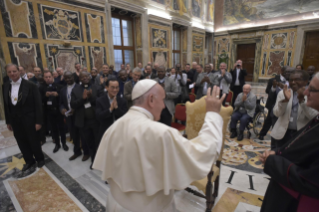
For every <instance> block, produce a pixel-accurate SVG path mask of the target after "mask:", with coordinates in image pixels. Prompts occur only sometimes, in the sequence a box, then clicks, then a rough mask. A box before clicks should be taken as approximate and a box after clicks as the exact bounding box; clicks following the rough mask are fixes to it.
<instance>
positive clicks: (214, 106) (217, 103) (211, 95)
mask: <svg viewBox="0 0 319 212" xmlns="http://www.w3.org/2000/svg"><path fill="white" fill-rule="evenodd" d="M219 94H220V88H219V87H217V86H216V85H215V86H214V87H213V91H212V92H211V88H208V89H207V97H206V99H205V100H206V112H210V111H211V112H216V113H219V112H220V108H221V105H222V103H223V101H224V99H225V97H226V94H223V96H222V98H219Z"/></svg>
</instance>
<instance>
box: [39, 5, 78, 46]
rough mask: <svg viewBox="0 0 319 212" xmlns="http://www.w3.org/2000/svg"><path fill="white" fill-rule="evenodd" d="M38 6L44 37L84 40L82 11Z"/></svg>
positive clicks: (49, 38) (48, 38)
mask: <svg viewBox="0 0 319 212" xmlns="http://www.w3.org/2000/svg"><path fill="white" fill-rule="evenodd" d="M38 7H39V14H40V19H41V27H42V32H43V39H47V40H72V41H83V38H82V30H81V21H80V18H81V13H80V12H77V11H72V10H66V9H61V8H55V7H50V6H46V5H38Z"/></svg>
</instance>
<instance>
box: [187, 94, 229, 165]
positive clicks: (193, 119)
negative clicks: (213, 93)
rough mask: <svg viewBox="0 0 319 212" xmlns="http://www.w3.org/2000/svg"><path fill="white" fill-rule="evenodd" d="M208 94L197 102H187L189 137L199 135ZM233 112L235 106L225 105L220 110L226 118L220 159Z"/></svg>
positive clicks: (220, 158) (224, 118)
mask: <svg viewBox="0 0 319 212" xmlns="http://www.w3.org/2000/svg"><path fill="white" fill-rule="evenodd" d="M205 98H206V96H203V97H202V98H200V99H198V100H196V101H195V102H193V103H191V102H187V103H186V128H185V132H186V135H187V138H188V139H193V138H195V137H196V136H198V133H199V131H200V129H201V128H202V126H203V124H204V119H205V115H206V101H205ZM232 113H233V107H231V106H229V107H223V106H222V108H221V110H220V113H219V114H220V115H221V117H222V118H223V120H224V124H223V138H222V140H223V145H222V149H221V154H220V156H219V158H218V160H219V161H221V160H222V153H223V150H224V142H225V134H226V131H227V125H228V122H229V120H230V117H231V114H232Z"/></svg>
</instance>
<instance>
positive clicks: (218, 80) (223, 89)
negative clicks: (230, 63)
mask: <svg viewBox="0 0 319 212" xmlns="http://www.w3.org/2000/svg"><path fill="white" fill-rule="evenodd" d="M231 82H232V76H231V73H229V72H227V64H226V63H221V64H220V65H219V70H218V71H217V72H216V73H214V77H213V84H214V85H217V86H219V88H220V96H221V95H222V94H226V98H225V100H226V99H227V95H228V93H229V86H230V83H231ZM225 100H224V102H223V105H224V106H225Z"/></svg>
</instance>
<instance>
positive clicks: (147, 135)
mask: <svg viewBox="0 0 319 212" xmlns="http://www.w3.org/2000/svg"><path fill="white" fill-rule="evenodd" d="M222 126H223V120H222V117H221V116H220V115H219V114H218V113H215V112H208V113H207V114H206V117H205V122H204V125H203V127H202V129H201V131H200V132H199V135H198V137H196V138H194V139H192V140H188V139H186V138H184V137H183V136H182V135H181V134H180V132H179V131H177V130H176V129H174V128H171V127H168V126H166V125H164V124H162V123H159V122H156V121H154V120H153V116H152V114H151V113H150V112H149V111H147V110H145V109H144V108H141V107H137V106H133V107H131V108H130V110H129V111H128V112H127V113H126V114H125V115H124V116H123V117H122V118H120V119H119V120H117V121H116V122H115V123H114V124H113V125H112V126H111V127H110V128H109V129H108V130H107V131H106V132H105V134H104V136H103V138H102V140H101V144H100V146H99V149H98V151H97V154H96V157H95V161H94V164H93V168H94V169H98V170H101V171H102V172H103V173H102V180H103V181H105V180H107V181H108V183H109V185H110V195H108V200H107V211H108V212H129V211H132V212H144V211H145V212H146V211H147V212H159V211H165V212H166V211H175V210H176V209H175V204H174V190H182V189H185V188H186V187H187V186H188V185H190V183H192V182H193V181H195V180H200V179H203V178H204V177H205V176H207V174H208V172H209V171H210V169H211V167H212V164H213V162H215V161H216V159H217V158H218V156H219V153H220V149H221V145H222Z"/></svg>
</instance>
